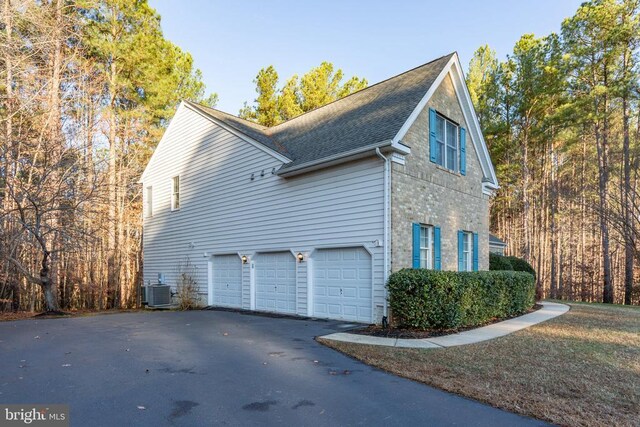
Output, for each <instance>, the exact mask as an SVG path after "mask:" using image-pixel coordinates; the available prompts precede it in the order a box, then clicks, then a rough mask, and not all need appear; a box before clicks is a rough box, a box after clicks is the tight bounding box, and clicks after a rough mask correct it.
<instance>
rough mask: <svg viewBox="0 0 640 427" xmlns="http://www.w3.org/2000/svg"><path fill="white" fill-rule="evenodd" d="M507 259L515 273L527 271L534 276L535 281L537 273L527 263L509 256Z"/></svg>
mask: <svg viewBox="0 0 640 427" xmlns="http://www.w3.org/2000/svg"><path fill="white" fill-rule="evenodd" d="M506 258H507V260H508V261H509V262H510V263H511V266H512V267H513V270H514V271H526V272H527V273H530V274H533V278H534V279H535V278H536V271H535V270H534V269H533V267H531V264H529V263H528V262H527V261H525V260H523V259H522V258H518V257H517V256H508V257H506Z"/></svg>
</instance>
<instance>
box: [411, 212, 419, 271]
mask: <svg viewBox="0 0 640 427" xmlns="http://www.w3.org/2000/svg"><path fill="white" fill-rule="evenodd" d="M412 265H413V268H420V224H415V223H414V224H413V264H412Z"/></svg>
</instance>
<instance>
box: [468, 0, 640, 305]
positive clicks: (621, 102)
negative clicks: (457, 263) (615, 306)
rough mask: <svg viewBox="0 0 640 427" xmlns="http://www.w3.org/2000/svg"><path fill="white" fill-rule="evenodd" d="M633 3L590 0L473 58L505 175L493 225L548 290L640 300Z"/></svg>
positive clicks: (481, 112) (472, 86)
mask: <svg viewBox="0 0 640 427" xmlns="http://www.w3.org/2000/svg"><path fill="white" fill-rule="evenodd" d="M638 4H639V1H638V0H597V1H590V2H585V3H583V4H582V6H581V7H580V8H579V9H578V10H577V12H576V13H575V15H574V16H573V17H571V18H568V19H566V20H564V22H563V23H562V26H561V31H560V32H559V33H558V34H550V35H548V36H545V37H540V38H537V37H535V36H533V35H531V34H527V35H524V36H522V38H521V39H520V40H519V41H518V42H517V43H516V45H515V47H514V49H513V52H512V53H511V54H510V55H508V56H507V58H506V60H504V61H499V60H498V59H497V58H496V55H495V52H494V51H493V50H491V48H490V47H488V46H483V47H481V48H479V49H478V50H477V51H476V53H475V54H474V56H473V58H472V60H471V62H470V64H469V72H468V74H467V84H468V87H469V91H470V93H471V96H472V99H473V102H474V104H475V108H476V111H477V113H478V117H479V120H480V123H481V126H482V129H483V133H484V136H485V139H486V141H487V143H488V145H489V149H490V151H491V157H492V159H493V163H494V164H495V165H496V169H497V175H498V179H499V181H500V185H501V189H500V190H499V191H498V194H497V196H496V197H495V198H494V199H493V201H492V205H491V226H492V230H493V231H494V232H495V233H496V234H498V235H499V236H501V237H503V238H504V239H505V240H506V241H507V243H508V251H509V252H510V253H511V254H512V255H517V256H521V257H523V258H524V259H526V260H527V261H529V262H530V263H531V264H532V265H533V266H534V268H535V269H536V270H537V271H538V291H539V294H540V295H541V296H544V297H551V298H563V299H570V300H580V301H602V302H608V303H611V302H616V303H625V304H630V303H635V304H639V303H640V287H639V286H638V285H634V283H637V278H638V264H639V261H640V258H639V256H640V251H639V250H638V242H639V241H640V240H639V239H640V235H639V232H640V227H639V218H640V217H639V214H640V197H639V194H638V162H639V160H640V158H639V155H640V151H639V150H640V141H639V137H640V109H639V101H640V93H639V85H638V83H639V80H638V77H639V73H640V69H639V64H638V46H639V43H640V22H639V14H638Z"/></svg>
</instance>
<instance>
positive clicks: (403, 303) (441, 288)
mask: <svg viewBox="0 0 640 427" xmlns="http://www.w3.org/2000/svg"><path fill="white" fill-rule="evenodd" d="M387 288H388V289H389V305H390V307H391V310H392V315H393V322H394V323H395V324H396V325H397V326H400V327H408V328H419V329H455V328H461V327H469V326H477V325H482V324H485V323H487V322H489V321H490V320H492V319H496V318H505V317H512V316H516V315H519V314H522V313H525V312H526V311H527V310H529V309H530V308H531V307H533V304H534V303H535V281H534V279H533V276H532V275H531V274H528V273H524V272H517V271H475V272H455V271H434V270H425V269H403V270H400V271H398V272H396V273H393V274H392V275H391V276H389V281H388V282H387Z"/></svg>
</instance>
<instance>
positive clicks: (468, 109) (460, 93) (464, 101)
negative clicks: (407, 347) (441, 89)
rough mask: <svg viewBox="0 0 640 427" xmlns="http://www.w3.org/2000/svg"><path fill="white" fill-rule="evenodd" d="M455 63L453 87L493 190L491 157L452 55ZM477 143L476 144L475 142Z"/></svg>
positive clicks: (493, 179)
mask: <svg viewBox="0 0 640 427" xmlns="http://www.w3.org/2000/svg"><path fill="white" fill-rule="evenodd" d="M454 58H455V62H454V64H452V65H453V66H452V67H451V70H450V73H451V76H452V80H453V83H454V84H453V87H454V89H455V92H456V96H457V98H458V102H459V103H460V106H461V107H462V113H463V114H464V119H465V121H466V122H467V125H468V126H469V127H470V131H471V132H472V140H473V146H474V147H475V149H476V152H477V153H479V154H480V156H479V157H480V164H481V165H482V172H483V173H484V176H485V177H487V178H489V180H490V182H489V183H487V184H488V186H490V187H491V188H493V189H496V190H497V189H498V188H500V186H499V184H498V178H497V176H496V172H495V169H494V168H493V163H492V162H491V156H490V155H489V148H488V147H487V143H486V141H485V140H484V136H483V135H482V128H481V127H480V121H478V115H477V114H476V111H475V108H474V107H473V102H471V95H470V94H469V89H468V88H467V84H466V82H465V79H464V72H463V71H462V65H461V64H460V58H458V54H455V55H454ZM476 141H477V142H476Z"/></svg>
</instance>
